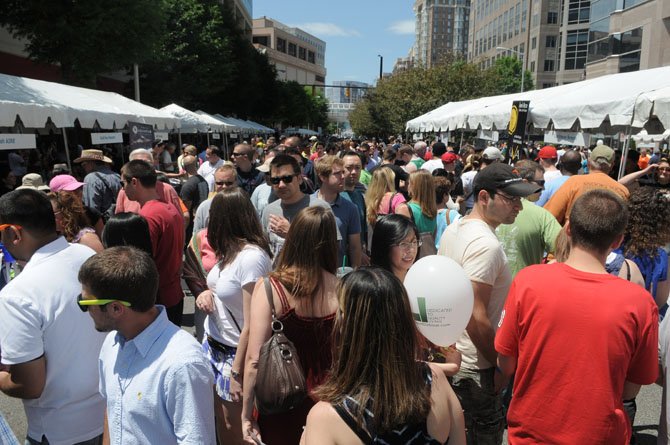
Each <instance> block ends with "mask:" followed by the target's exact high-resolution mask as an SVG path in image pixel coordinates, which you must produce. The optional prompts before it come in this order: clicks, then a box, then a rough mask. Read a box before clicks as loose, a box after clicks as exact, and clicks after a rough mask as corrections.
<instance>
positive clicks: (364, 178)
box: [359, 169, 372, 187]
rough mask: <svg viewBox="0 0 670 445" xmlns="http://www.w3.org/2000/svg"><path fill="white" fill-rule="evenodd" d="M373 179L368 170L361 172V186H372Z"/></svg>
mask: <svg viewBox="0 0 670 445" xmlns="http://www.w3.org/2000/svg"><path fill="white" fill-rule="evenodd" d="M371 179H372V175H371V174H370V172H369V171H367V170H366V169H363V171H361V178H360V179H359V181H360V182H361V184H365V186H366V187H367V186H369V185H370V180H371Z"/></svg>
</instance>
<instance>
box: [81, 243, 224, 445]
mask: <svg viewBox="0 0 670 445" xmlns="http://www.w3.org/2000/svg"><path fill="white" fill-rule="evenodd" d="M79 281H80V282H81V285H82V293H81V295H80V297H79V301H78V302H79V306H80V308H81V309H82V310H83V311H88V312H89V315H90V316H91V318H92V319H93V322H94V324H95V329H96V330H98V331H100V332H110V334H109V335H107V338H106V339H105V342H104V343H103V345H102V349H101V351H100V358H99V374H100V393H101V394H102V396H103V397H104V398H105V400H106V403H107V412H106V425H105V434H106V435H107V436H108V438H109V443H110V444H119V445H120V444H123V445H134V444H138V445H139V444H154V443H155V444H167V445H169V444H206V445H209V444H212V445H214V444H215V443H216V434H215V430H214V412H213V409H212V407H213V404H214V400H213V390H212V385H213V382H214V379H213V374H212V369H211V366H210V364H209V363H208V361H207V359H206V358H205V356H204V355H203V353H202V350H201V347H200V345H199V344H198V343H197V342H196V341H195V339H194V338H193V337H192V336H191V335H189V334H188V333H187V332H186V331H183V330H181V329H180V328H179V327H177V326H175V325H174V324H172V323H170V321H169V320H168V318H167V315H166V312H165V308H164V307H163V306H156V305H155V301H156V294H157V292H158V271H157V270H156V266H155V264H154V262H153V260H152V259H151V256H149V255H148V254H147V253H145V252H143V251H140V250H139V249H136V248H134V247H129V246H122V247H112V248H109V249H106V250H104V251H103V252H101V253H99V254H97V255H95V256H93V257H91V258H90V259H89V260H87V261H86V262H85V263H84V264H83V265H82V267H81V269H80V270H79ZM121 299H122V300H121Z"/></svg>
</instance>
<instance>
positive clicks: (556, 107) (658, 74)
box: [406, 67, 670, 132]
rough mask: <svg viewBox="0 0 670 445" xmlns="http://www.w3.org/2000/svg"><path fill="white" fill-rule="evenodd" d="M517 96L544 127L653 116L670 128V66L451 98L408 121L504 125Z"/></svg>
mask: <svg viewBox="0 0 670 445" xmlns="http://www.w3.org/2000/svg"><path fill="white" fill-rule="evenodd" d="M515 100H529V101H530V110H529V116H528V122H530V123H532V124H533V126H534V127H535V128H540V129H549V128H554V129H557V130H569V129H577V128H579V129H598V128H603V127H604V126H609V127H627V126H632V127H635V128H642V127H644V126H645V125H646V124H647V123H648V122H649V121H650V120H651V119H652V118H657V119H658V120H659V121H660V122H661V123H662V125H663V126H664V127H665V128H670V67H661V68H654V69H649V70H643V71H635V72H630V73H622V74H612V75H608V76H603V77H597V78H594V79H589V80H584V81H581V82H575V83H571V84H567V85H561V86H557V87H553V88H546V89H542V90H534V91H527V92H523V93H516V94H507V95H500V96H491V97H482V98H478V99H472V100H467V101H460V102H450V103H447V104H445V105H443V106H441V107H438V108H436V109H434V110H432V111H430V112H428V113H426V114H423V115H421V116H419V117H416V118H414V119H412V120H410V121H408V122H407V125H406V129H407V130H408V131H413V132H426V131H428V132H437V131H453V130H456V129H471V130H475V129H484V130H490V129H498V130H500V129H503V128H506V126H507V123H508V121H509V116H510V110H511V108H512V103H513V102H514V101H515Z"/></svg>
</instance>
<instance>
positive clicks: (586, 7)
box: [568, 0, 591, 25]
mask: <svg viewBox="0 0 670 445" xmlns="http://www.w3.org/2000/svg"><path fill="white" fill-rule="evenodd" d="M590 15H591V0H569V3H568V24H569V25H573V24H576V23H588V22H589V16H590Z"/></svg>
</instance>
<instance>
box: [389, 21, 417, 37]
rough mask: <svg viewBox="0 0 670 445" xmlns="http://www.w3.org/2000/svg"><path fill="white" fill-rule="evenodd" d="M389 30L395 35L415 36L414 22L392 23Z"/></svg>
mask: <svg viewBox="0 0 670 445" xmlns="http://www.w3.org/2000/svg"><path fill="white" fill-rule="evenodd" d="M388 30H389V31H391V32H392V33H393V34H414V20H413V19H408V20H401V21H399V22H393V23H391V26H389V27H388Z"/></svg>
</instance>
